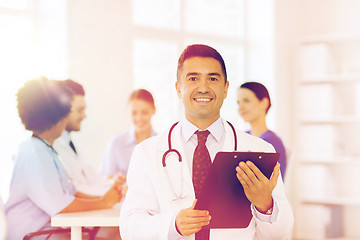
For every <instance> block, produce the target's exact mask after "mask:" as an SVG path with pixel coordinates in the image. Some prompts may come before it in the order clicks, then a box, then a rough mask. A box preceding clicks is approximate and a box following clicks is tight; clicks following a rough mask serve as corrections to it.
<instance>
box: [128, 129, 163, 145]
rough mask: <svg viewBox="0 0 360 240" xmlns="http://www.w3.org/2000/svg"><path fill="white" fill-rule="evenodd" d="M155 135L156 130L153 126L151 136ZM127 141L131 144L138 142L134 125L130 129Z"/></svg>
mask: <svg viewBox="0 0 360 240" xmlns="http://www.w3.org/2000/svg"><path fill="white" fill-rule="evenodd" d="M155 135H156V132H155V131H154V129H152V128H151V131H150V137H153V136H155ZM127 143H128V144H129V145H133V144H136V143H137V140H136V135H135V127H133V126H132V127H131V128H130V130H129V137H128V138H127Z"/></svg>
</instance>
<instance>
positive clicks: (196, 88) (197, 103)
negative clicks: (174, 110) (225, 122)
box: [176, 57, 229, 125]
mask: <svg viewBox="0 0 360 240" xmlns="http://www.w3.org/2000/svg"><path fill="white" fill-rule="evenodd" d="M228 88H229V82H226V83H225V78H224V73H223V72H222V69H221V65H220V63H219V62H218V61H217V60H215V59H213V58H209V57H192V58H189V59H187V60H186V61H185V62H184V64H183V67H182V69H181V73H180V76H179V79H178V81H177V82H176V91H177V94H178V97H179V99H181V100H182V102H183V104H184V107H185V116H186V118H187V119H188V120H189V121H190V122H192V123H193V124H195V125H196V123H199V121H200V122H201V121H206V122H207V123H210V124H211V123H213V122H215V121H216V120H217V119H218V118H219V117H220V108H221V106H222V104H223V101H224V99H225V98H226V95H227V91H228Z"/></svg>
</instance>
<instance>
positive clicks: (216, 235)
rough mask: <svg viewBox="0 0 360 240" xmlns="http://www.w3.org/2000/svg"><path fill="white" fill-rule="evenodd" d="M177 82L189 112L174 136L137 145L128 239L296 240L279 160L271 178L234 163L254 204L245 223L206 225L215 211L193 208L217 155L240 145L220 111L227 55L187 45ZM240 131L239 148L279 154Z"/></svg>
mask: <svg viewBox="0 0 360 240" xmlns="http://www.w3.org/2000/svg"><path fill="white" fill-rule="evenodd" d="M175 86H176V91H177V95H178V97H179V99H180V100H181V101H182V102H183V104H184V107H185V118H184V119H182V120H181V121H180V122H179V123H178V124H177V125H176V126H174V128H173V129H172V131H171V134H170V133H169V131H166V132H164V133H162V134H159V135H158V136H155V137H152V138H150V139H148V140H146V141H144V142H142V143H141V144H139V145H137V146H136V148H135V150H134V153H133V156H132V159H131V161H130V167H129V171H128V175H127V183H128V192H127V195H126V197H125V200H124V203H123V205H122V209H121V213H120V233H121V236H122V239H124V240H150V239H153V240H165V239H171V240H172V239H174V240H175V239H196V240H200V239H211V240H214V239H219V240H220V239H221V240H225V239H226V240H255V239H256V240H286V239H289V240H290V239H291V233H292V228H293V223H294V218H293V214H292V210H291V207H290V205H289V202H288V200H287V199H286V196H285V193H284V186H283V182H282V180H281V177H279V175H280V172H279V168H280V166H279V164H277V165H276V166H275V167H274V170H273V174H272V176H271V178H270V179H268V178H266V177H265V176H264V175H263V174H262V173H261V172H260V170H259V169H258V168H257V167H256V166H255V165H254V164H252V163H251V162H250V161H248V162H246V163H244V162H242V163H240V164H239V165H238V166H237V167H236V172H237V178H238V180H239V182H240V183H241V184H242V186H243V188H244V192H245V195H246V197H247V198H248V200H249V201H250V202H251V206H249V207H250V208H251V214H252V218H251V220H250V223H249V225H248V226H247V227H246V228H232V229H229V228H226V229H225V228H224V229H219V228H216V229H214V228H212V229H210V230H209V229H208V228H204V227H205V226H206V225H208V224H209V223H210V222H211V216H210V214H209V212H208V211H207V210H196V209H195V205H196V201H197V199H196V198H197V196H198V195H199V192H200V191H201V187H202V184H203V182H204V181H203V179H204V178H205V177H204V176H206V174H207V172H208V169H209V167H210V166H211V164H212V161H214V157H215V155H216V153H217V152H219V151H233V150H234V144H235V139H234V136H235V134H234V132H233V131H232V128H231V127H230V126H229V124H228V123H227V122H226V121H224V120H223V119H222V118H221V117H220V108H221V106H222V103H223V100H224V99H225V98H226V95H227V91H228V87H229V82H228V81H227V75H226V68H225V63H224V60H223V58H222V57H221V55H220V54H219V53H218V52H217V51H216V50H215V49H213V48H211V47H209V46H206V45H190V46H188V47H187V48H186V49H185V50H184V51H183V53H182V54H181V56H180V58H179V61H178V70H177V82H176V83H175ZM236 136H237V143H238V144H237V151H253V152H275V150H274V148H273V147H272V146H271V145H270V144H268V143H266V142H265V141H263V140H261V139H260V138H257V137H254V136H251V135H249V134H246V133H244V132H241V131H238V130H237V131H236ZM169 143H171V146H169ZM204 144H205V145H204ZM170 148H172V149H175V150H176V151H178V153H179V154H178V153H176V151H172V152H171V153H170V154H168V155H167V157H166V158H165V160H164V159H163V156H164V153H165V152H166V151H168V149H170ZM179 156H181V159H182V163H180V162H179ZM163 161H165V163H166V167H164V166H163ZM204 172H205V173H204ZM239 217H241V216H239Z"/></svg>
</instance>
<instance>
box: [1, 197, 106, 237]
mask: <svg viewBox="0 0 360 240" xmlns="http://www.w3.org/2000/svg"><path fill="white" fill-rule="evenodd" d="M70 231H71V230H70V229H69V228H55V229H49V230H43V231H37V232H32V233H28V234H26V235H25V236H24V238H23V240H31V238H32V237H35V236H40V235H49V234H62V233H70ZM98 231H99V227H94V228H92V229H89V228H84V229H83V232H85V233H87V234H88V235H89V240H94V239H95V236H96V233H97V232H98ZM7 233H8V224H7V219H6V215H5V210H4V203H3V201H2V198H1V196H0V240H5V239H6V236H7Z"/></svg>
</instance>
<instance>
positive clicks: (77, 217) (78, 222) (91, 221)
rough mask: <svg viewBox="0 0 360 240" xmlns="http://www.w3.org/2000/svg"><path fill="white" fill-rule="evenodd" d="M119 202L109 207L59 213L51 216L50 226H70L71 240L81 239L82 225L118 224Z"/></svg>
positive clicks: (107, 225)
mask: <svg viewBox="0 0 360 240" xmlns="http://www.w3.org/2000/svg"><path fill="white" fill-rule="evenodd" d="M119 217H120V204H117V205H115V206H114V207H113V208H110V209H102V210H93V211H83V212H75V213H59V214H57V215H56V216H54V217H52V218H51V226H52V227H70V228H71V240H81V237H82V227H117V226H119Z"/></svg>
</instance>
